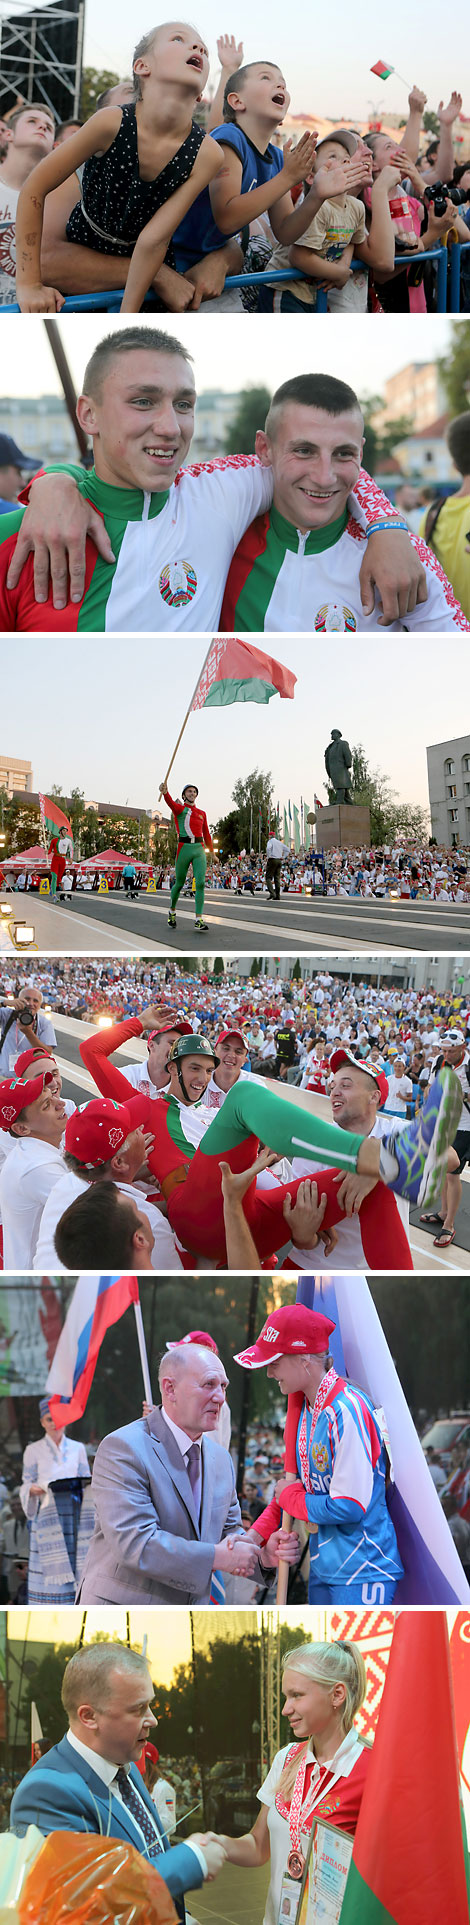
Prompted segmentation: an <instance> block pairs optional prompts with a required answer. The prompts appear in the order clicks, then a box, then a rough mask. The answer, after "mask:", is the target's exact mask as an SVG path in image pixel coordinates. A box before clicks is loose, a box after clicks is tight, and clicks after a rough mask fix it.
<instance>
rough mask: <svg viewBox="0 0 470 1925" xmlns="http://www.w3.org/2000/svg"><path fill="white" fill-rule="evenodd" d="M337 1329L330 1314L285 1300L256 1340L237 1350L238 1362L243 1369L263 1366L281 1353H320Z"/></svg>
mask: <svg viewBox="0 0 470 1925" xmlns="http://www.w3.org/2000/svg"><path fill="white" fill-rule="evenodd" d="M335 1329H336V1324H334V1323H332V1322H331V1318H330V1317H324V1316H323V1315H322V1314H321V1313H320V1311H319V1310H306V1309H305V1305H304V1304H303V1303H290V1304H283V1305H281V1308H280V1310H273V1312H272V1315H271V1316H270V1317H268V1318H267V1320H266V1323H265V1324H263V1329H262V1330H260V1334H259V1337H257V1340H256V1343H253V1344H250V1346H249V1349H248V1350H239V1351H238V1354H237V1355H236V1357H235V1363H236V1364H242V1365H243V1369H244V1370H261V1368H262V1365H263V1364H273V1363H275V1361H276V1360H277V1358H278V1357H293V1356H299V1357H301V1356H304V1357H321V1356H323V1353H324V1352H325V1351H327V1350H328V1349H329V1344H330V1337H331V1334H332V1331H333V1330H335Z"/></svg>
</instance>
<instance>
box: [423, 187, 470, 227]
mask: <svg viewBox="0 0 470 1925" xmlns="http://www.w3.org/2000/svg"><path fill="white" fill-rule="evenodd" d="M424 198H425V200H426V201H429V202H430V203H431V202H432V203H433V205H434V213H435V215H436V220H438V221H439V220H440V219H441V217H442V215H443V214H445V211H446V205H447V201H452V206H453V207H463V205H464V203H465V201H470V188H468V187H452V184H451V186H450V187H447V186H446V184H445V182H443V181H441V180H435V181H433V184H432V187H426V188H425V194H424Z"/></svg>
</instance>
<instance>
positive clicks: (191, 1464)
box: [186, 1444, 201, 1517]
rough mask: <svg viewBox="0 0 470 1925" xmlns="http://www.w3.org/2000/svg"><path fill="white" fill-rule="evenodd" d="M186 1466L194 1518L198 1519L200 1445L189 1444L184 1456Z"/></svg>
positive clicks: (199, 1502)
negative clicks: (194, 1512) (194, 1513)
mask: <svg viewBox="0 0 470 1925" xmlns="http://www.w3.org/2000/svg"><path fill="white" fill-rule="evenodd" d="M186 1464H187V1471H188V1477H189V1482H190V1485H191V1490H192V1493H193V1497H194V1508H195V1511H196V1516H197V1517H199V1511H200V1506H201V1446H200V1444H190V1446H189V1450H188V1452H187V1456H186Z"/></svg>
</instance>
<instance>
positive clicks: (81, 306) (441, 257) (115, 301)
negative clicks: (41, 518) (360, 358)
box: [0, 241, 470, 317]
mask: <svg viewBox="0 0 470 1925" xmlns="http://www.w3.org/2000/svg"><path fill="white" fill-rule="evenodd" d="M466 245H467V243H466V242H461V243H459V244H458V245H457V244H455V245H454V247H453V248H452V253H451V288H452V266H453V255H454V253H455V254H458V255H459V262H458V265H456V270H455V271H456V273H457V274H458V276H459V277H460V254H461V251H462V248H464V249H465V247H466ZM468 245H469V246H470V241H469V243H468ZM419 258H420V259H421V260H422V258H423V256H422V255H421V256H420V257H419ZM425 258H426V260H427V261H437V311H438V313H439V314H446V312H447V261H448V251H447V248H446V247H443V246H441V245H439V246H438V247H430V248H429V250H427V252H426V257H425ZM416 259H417V256H416V253H412V254H399V255H398V256H397V259H396V263H395V264H396V266H397V267H411V266H413V267H414V266H416ZM351 266H352V269H353V272H354V273H356V274H363V273H364V261H352V262H351ZM304 280H305V275H304V274H302V273H301V271H300V268H298V267H291V268H289V269H288V270H284V269H282V268H271V269H269V268H265V269H264V271H263V272H262V273H261V272H258V273H256V274H228V275H227V279H226V282H225V286H226V288H232V287H242V288H243V287H261V286H263V287H266V286H267V285H269V286H272V287H274V286H275V285H276V283H278V284H279V282H284V284H285V283H286V282H289V283H290V282H293V281H304ZM123 294H124V289H123V288H122V287H121V288H114V289H113V290H112V292H111V291H108V292H106V291H104V292H103V293H102V294H68V295H67V296H66V299H65V301H64V305H63V307H62V308H61V310H60V312H61V314H98V313H106V314H118V313H119V310H120V306H121V301H122V299H123ZM154 299H155V296H154V295H153V294H146V296H145V300H144V301H143V302H142V308H152V306H153V302H154ZM327 299H328V296H327V293H326V290H325V289H324V288H320V287H319V288H317V306H316V312H317V314H326V313H327V311H328V310H327ZM451 301H452V312H454V311H456V312H457V313H458V312H459V307H460V293H459V299H458V302H454V299H453V297H452V295H451ZM203 305H204V304H203ZM19 312H20V309H19V307H18V305H17V303H16V302H14V303H13V304H12V306H11V307H0V317H1V316H2V315H3V314H19Z"/></svg>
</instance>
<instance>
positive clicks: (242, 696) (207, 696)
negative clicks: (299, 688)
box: [191, 635, 297, 709]
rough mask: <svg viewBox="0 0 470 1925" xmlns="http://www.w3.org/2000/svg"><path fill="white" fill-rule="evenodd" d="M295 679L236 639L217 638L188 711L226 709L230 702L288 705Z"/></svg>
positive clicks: (233, 637) (291, 697) (278, 663)
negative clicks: (276, 697) (283, 702)
mask: <svg viewBox="0 0 470 1925" xmlns="http://www.w3.org/2000/svg"><path fill="white" fill-rule="evenodd" d="M296 681H297V676H296V675H293V674H292V673H291V670H290V669H289V668H284V666H283V663H282V662H276V661H275V660H274V657H273V656H272V655H265V654H264V653H263V651H262V649H260V648H253V647H252V644H251V642H242V641H239V640H238V637H237V636H236V635H229V637H228V639H226V640H225V641H224V639H223V637H221V638H220V640H219V639H218V638H217V639H216V640H215V641H214V642H213V643H212V647H211V648H210V649H209V653H208V655H207V657H206V661H205V663H204V668H203V670H202V675H201V677H200V680H199V682H198V686H197V689H196V693H195V695H194V696H193V700H192V703H191V708H193V709H204V708H228V707H229V706H230V703H232V702H270V701H271V696H272V695H280V696H281V699H282V700H286V699H287V700H288V701H292V699H293V694H294V689H295V684H296Z"/></svg>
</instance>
